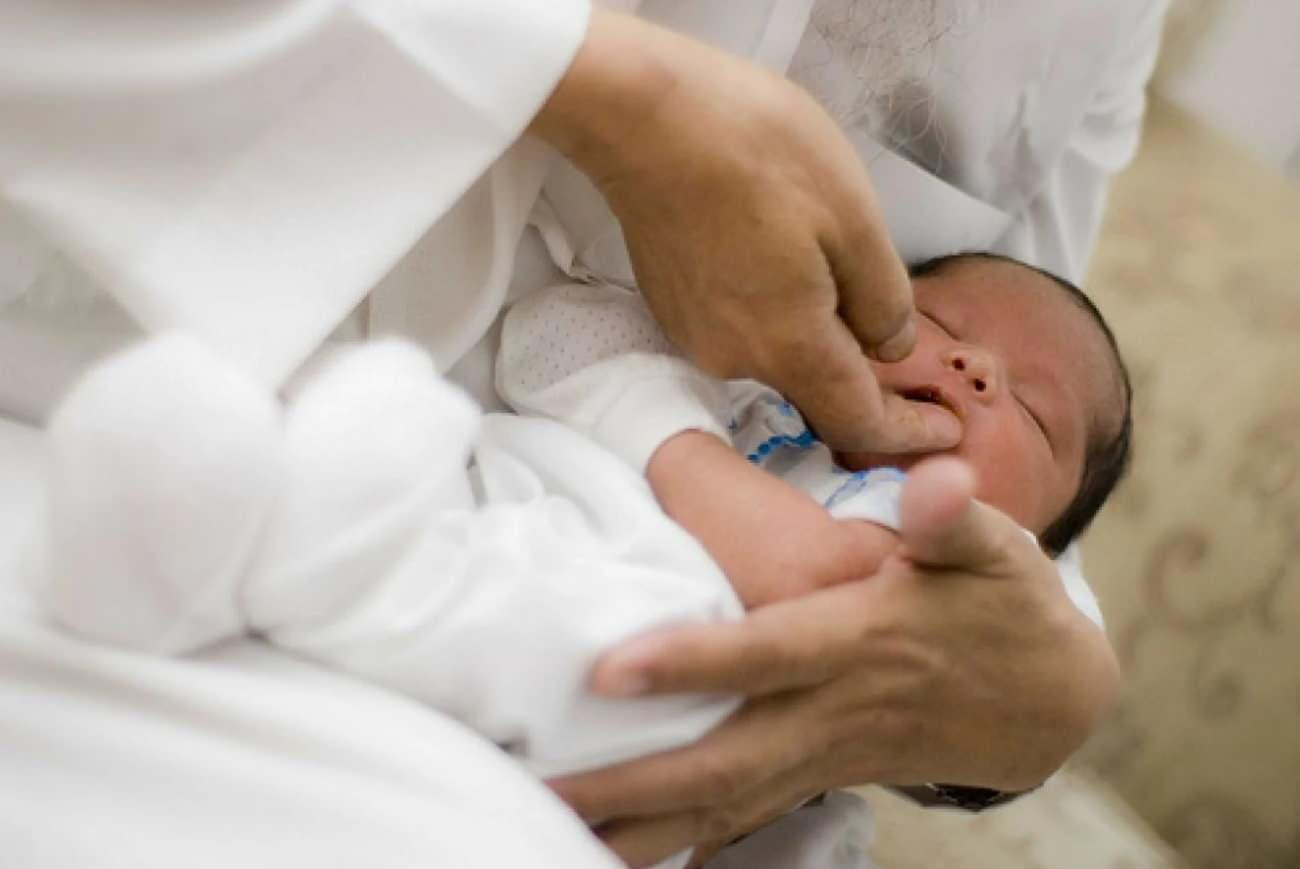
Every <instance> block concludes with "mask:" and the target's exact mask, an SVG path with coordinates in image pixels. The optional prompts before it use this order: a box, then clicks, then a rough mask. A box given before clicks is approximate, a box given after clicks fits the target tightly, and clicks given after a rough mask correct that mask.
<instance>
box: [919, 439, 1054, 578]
mask: <svg viewBox="0 0 1300 869" xmlns="http://www.w3.org/2000/svg"><path fill="white" fill-rule="evenodd" d="M899 512H900V528H899V534H900V536H901V537H902V542H903V548H904V552H905V553H906V555H907V557H908V558H909V559H911V560H912V561H914V562H916V563H918V564H923V565H925V566H927V567H931V568H946V569H951V570H962V571H966V572H969V573H978V574H981V575H986V576H995V575H998V574H1000V573H1001V572H1002V570H1001V568H1003V567H1004V566H1005V565H1006V564H1008V563H1009V561H1010V560H1011V553H1014V552H1016V551H1018V549H1019V548H1021V547H1025V546H1033V547H1034V548H1035V549H1037V547H1036V546H1034V544H1033V541H1032V540H1030V538H1029V536H1028V535H1026V534H1025V532H1024V531H1023V530H1022V529H1021V528H1020V526H1019V525H1017V524H1016V523H1015V522H1014V521H1013V520H1012V519H1011V518H1009V517H1008V516H1006V515H1004V514H1003V513H1001V512H1000V511H998V510H995V509H994V508H992V507H990V506H988V505H987V504H984V503H982V502H980V501H977V500H975V474H974V472H973V471H972V470H971V468H970V466H969V465H967V464H966V463H965V462H963V461H961V460H960V459H955V458H950V457H941V458H935V459H930V460H928V461H925V462H922V463H920V464H918V465H916V466H915V467H913V468H912V469H911V470H910V471H909V472H908V475H907V482H906V483H904V485H903V494H902V502H901V504H900V505H899Z"/></svg>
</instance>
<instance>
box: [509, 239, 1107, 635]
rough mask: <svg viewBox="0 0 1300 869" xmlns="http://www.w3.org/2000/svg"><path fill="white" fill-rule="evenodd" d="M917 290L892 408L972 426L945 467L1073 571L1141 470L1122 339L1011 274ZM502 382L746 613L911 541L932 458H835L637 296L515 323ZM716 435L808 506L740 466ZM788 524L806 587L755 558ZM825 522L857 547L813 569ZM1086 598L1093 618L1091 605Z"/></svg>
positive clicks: (563, 292)
mask: <svg viewBox="0 0 1300 869" xmlns="http://www.w3.org/2000/svg"><path fill="white" fill-rule="evenodd" d="M913 278H914V291H915V300H916V306H917V310H918V311H919V318H918V324H917V343H916V349H915V350H914V351H913V353H912V354H911V355H910V356H908V357H907V358H906V359H904V360H903V361H901V362H896V363H872V365H873V368H874V370H875V373H876V377H877V379H878V381H879V383H880V385H881V389H882V391H883V392H884V393H885V395H886V396H887V400H891V399H892V400H900V399H901V400H905V401H909V402H914V403H916V404H917V405H919V407H918V411H919V412H922V413H944V414H951V415H952V416H954V417H956V419H957V420H958V421H959V422H960V423H961V428H962V436H961V440H960V441H959V442H958V444H957V445H956V446H955V447H953V448H952V449H951V450H949V451H947V454H949V455H954V456H957V457H959V458H961V459H963V460H964V461H965V462H966V463H967V464H968V465H969V466H970V468H971V469H972V470H973V472H974V475H975V478H976V489H975V491H976V495H977V497H979V498H980V499H981V500H983V501H985V502H986V503H989V504H991V505H993V506H995V507H997V508H999V509H1001V510H1002V511H1004V512H1005V513H1007V514H1008V515H1010V516H1011V517H1012V518H1013V519H1015V520H1016V521H1018V522H1019V523H1020V524H1021V525H1022V526H1024V527H1025V528H1026V529H1027V530H1028V531H1029V532H1031V533H1033V534H1035V535H1036V536H1037V537H1038V540H1039V542H1040V544H1041V545H1042V546H1043V548H1044V550H1046V551H1047V552H1048V553H1049V554H1051V555H1058V554H1060V553H1061V552H1062V551H1063V550H1064V549H1065V547H1066V546H1067V545H1068V544H1069V543H1070V542H1071V541H1072V540H1074V539H1075V538H1076V537H1077V536H1078V535H1079V534H1080V533H1082V532H1083V530H1084V529H1085V528H1086V527H1087V526H1088V524H1089V523H1090V522H1091V520H1092V518H1093V517H1094V516H1095V515H1096V514H1097V511H1098V510H1099V509H1100V508H1101V506H1102V504H1103V503H1104V502H1105V500H1106V498H1107V497H1108V496H1109V494H1110V492H1111V491H1112V490H1113V488H1114V487H1115V484H1116V483H1117V482H1118V481H1119V479H1120V477H1121V476H1122V474H1123V471H1124V469H1125V466H1126V464H1127V461H1128V455H1129V443H1130V434H1131V428H1132V423H1131V416H1130V393H1131V390H1130V386H1129V380H1128V375H1127V372H1126V371H1125V368H1124V365H1123V362H1122V360H1121V358H1120V355H1119V351H1118V347H1117V345H1116V342H1115V339H1114V336H1113V335H1112V334H1111V331H1110V329H1109V328H1108V327H1107V325H1106V323H1105V321H1104V320H1103V319H1102V317H1101V315H1100V313H1099V312H1098V311H1097V309H1096V308H1095V307H1094V306H1093V305H1092V303H1091V302H1090V301H1088V299H1087V297H1086V296H1085V295H1084V294H1083V293H1082V292H1081V291H1080V290H1078V289H1077V288H1076V287H1074V286H1072V285H1070V284H1068V283H1066V282H1064V281H1061V280H1059V279H1057V278H1055V277H1053V276H1051V275H1049V274H1047V273H1045V272H1041V271H1039V270H1037V269H1034V268H1032V267H1030V266H1027V265H1024V264H1022V263H1019V262H1016V261H1014V260H1009V259H1006V258H1003V257H998V256H994V255H989V254H965V255H958V256H952V257H945V258H942V259H938V260H932V261H930V262H927V263H925V264H923V265H921V266H919V267H917V268H915V269H913ZM497 384H498V390H499V391H500V392H501V394H502V396H503V397H504V398H505V399H506V400H507V401H509V402H510V403H511V404H512V405H513V406H514V407H515V408H516V410H518V411H520V412H521V413H532V414H539V415H544V416H549V417H551V418H554V419H557V420H559V421H561V422H564V423H566V424H567V425H570V426H572V427H574V428H577V429H579V430H581V431H583V432H585V433H587V434H588V435H590V436H592V437H594V438H595V439H596V440H597V441H599V442H600V443H602V444H604V445H605V446H606V447H608V448H610V449H611V450H613V451H614V452H616V453H618V454H620V455H622V456H623V457H624V458H625V459H626V460H627V461H628V462H630V463H631V464H632V465H633V466H634V467H635V468H637V469H638V470H641V471H643V472H644V473H646V475H647V478H648V479H649V481H650V483H651V486H652V488H653V489H654V490H655V493H656V496H657V497H658V498H659V500H660V502H661V504H662V505H663V506H664V507H665V509H666V510H667V511H668V513H669V514H670V515H672V516H673V517H674V518H675V519H676V520H677V521H678V522H680V523H681V524H682V525H683V526H684V527H686V528H687V530H689V531H690V532H691V533H692V534H694V535H695V536H696V537H697V538H698V539H699V540H700V541H701V542H702V543H703V544H704V546H705V548H706V549H707V550H708V551H709V553H710V554H711V555H712V556H713V557H714V558H715V560H717V561H718V563H719V565H720V566H721V567H722V568H723V570H724V572H726V574H727V575H728V577H729V578H730V579H731V581H732V582H733V584H735V585H736V588H737V591H738V593H739V594H740V596H741V598H742V599H743V600H744V602H745V603H746V605H747V606H754V605H758V604H761V603H765V602H769V601H771V600H775V599H779V598H782V597H787V596H790V595H792V594H797V593H800V592H803V591H807V590H808V587H809V582H811V583H812V584H813V585H814V586H815V585H821V584H827V583H832V582H838V581H846V580H848V579H852V578H860V577H862V576H865V575H868V574H869V573H871V572H874V571H873V570H872V568H873V567H874V565H875V564H878V563H879V560H880V558H882V557H883V556H884V555H885V554H886V553H887V552H889V551H891V550H892V548H893V545H894V542H895V541H894V537H893V534H892V533H889V532H888V531H886V530H885V529H889V528H896V527H897V522H898V520H897V494H898V491H899V488H900V484H901V480H902V473H901V472H906V470H907V469H909V468H911V467H912V466H913V465H915V464H916V463H917V462H919V461H921V460H922V459H924V458H927V457H928V455H930V454H903V455H882V454H873V453H838V454H836V453H832V452H831V451H830V450H829V449H828V448H827V447H826V446H825V445H824V444H822V443H821V442H820V441H819V440H818V438H817V436H816V433H815V432H812V431H811V430H810V429H809V428H808V427H807V426H806V424H805V423H804V422H803V420H802V419H801V418H800V416H799V414H798V413H797V411H796V410H795V409H794V408H793V407H791V406H790V405H789V404H788V403H786V402H785V401H784V400H782V399H781V397H780V396H778V395H777V394H776V393H774V392H773V391H772V390H770V389H767V388H766V387H763V386H761V385H758V384H755V383H753V382H732V383H724V382H722V381H718V380H716V379H714V378H711V377H709V376H707V375H705V374H703V373H701V372H699V371H698V370H696V369H695V368H693V367H692V366H691V365H689V364H688V363H686V362H685V361H684V360H682V359H680V358H679V357H677V356H676V355H675V353H674V351H673V349H672V347H671V345H670V344H669V343H668V341H667V339H666V338H664V337H663V335H662V334H661V333H660V332H659V330H658V329H657V327H656V326H655V325H654V321H653V319H652V318H651V317H650V314H649V312H648V310H647V309H646V308H645V307H644V304H643V303H642V302H641V300H640V297H639V296H638V295H636V294H635V293H632V292H630V291H628V290H625V289H622V288H619V287H615V286H611V285H585V284H570V285H562V286H558V287H553V288H550V289H548V290H545V291H543V292H541V293H537V294H534V295H532V296H529V297H527V298H526V299H525V300H524V301H523V302H521V303H520V304H519V305H517V306H516V307H515V308H514V309H513V310H512V311H511V313H510V314H509V316H508V317H507V319H506V324H505V329H504V332H503V337H502V349H501V354H500V358H499V361H498V369H497ZM688 432H695V434H693V435H692V434H686V433H688ZM701 432H703V433H707V434H708V435H711V436H715V437H716V438H719V439H721V441H725V442H726V443H728V444H730V445H731V446H732V447H733V448H734V449H735V450H736V451H737V452H738V455H743V457H744V458H745V459H748V461H749V462H750V463H752V464H753V465H755V466H758V467H761V468H763V469H765V470H767V471H771V472H772V473H773V474H775V475H776V476H778V477H780V478H781V479H782V480H783V481H784V482H785V483H788V484H790V486H793V489H791V488H790V486H784V485H778V483H779V482H780V481H777V480H774V479H772V478H771V476H770V475H763V474H756V473H752V472H747V470H746V469H743V468H739V467H736V466H735V461H733V462H732V463H731V464H728V463H727V462H725V461H724V460H722V459H721V458H720V457H719V456H718V454H717V452H718V451H716V450H714V449H713V448H712V447H710V446H708V445H705V444H704V443H703V441H702V440H701V439H702V438H703V437H704V435H702V434H699V433H701ZM690 441H694V443H693V444H691V443H690ZM721 441H719V443H721ZM705 454H707V455H708V456H709V458H708V459H705V458H704V455H705ZM795 490H797V491H795ZM809 496H811V499H812V500H810V499H809ZM774 515H775V516H779V517H781V518H780V525H781V527H782V529H783V530H784V532H785V533H786V534H787V535H788V536H789V537H790V538H791V540H792V552H791V556H790V558H791V562H792V563H793V562H796V561H797V562H798V563H799V564H800V567H801V569H800V570H798V571H795V570H791V569H789V567H790V565H789V564H784V563H780V562H772V561H771V560H766V561H764V562H763V563H758V562H756V561H755V560H754V559H752V558H749V557H748V554H749V547H747V546H746V545H745V541H746V540H747V539H752V537H751V535H753V534H757V533H762V534H769V535H770V533H771V529H772V517H773V516H774ZM846 519H865V520H869V521H870V522H871V523H874V524H871V525H864V524H863V523H860V522H853V523H846V522H841V521H839V520H846ZM826 523H836V525H837V526H838V527H839V529H840V534H839V537H840V539H843V540H844V544H843V547H842V548H835V547H830V548H825V549H819V551H817V552H806V551H799V548H798V546H797V540H798V538H799V537H800V536H802V535H801V534H800V533H798V532H799V531H800V530H801V529H802V530H807V531H811V530H813V526H815V525H825V524H826ZM809 560H812V561H814V562H816V563H815V564H814V565H813V566H812V569H811V570H810V569H809V564H808V561H809ZM793 577H802V579H801V580H799V585H798V587H792V586H791V585H790V583H791V582H792V578H793ZM810 577H811V579H810ZM1074 591H1075V592H1076V595H1075V596H1076V600H1077V601H1078V602H1079V603H1081V605H1083V606H1084V608H1085V609H1087V610H1089V611H1090V614H1092V615H1094V616H1095V615H1096V613H1095V605H1093V604H1092V602H1091V601H1090V600H1088V599H1086V590H1084V591H1083V592H1080V591H1079V590H1077V589H1076V590H1074ZM1080 594H1082V595H1084V599H1080Z"/></svg>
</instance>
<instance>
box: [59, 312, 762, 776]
mask: <svg viewBox="0 0 1300 869" xmlns="http://www.w3.org/2000/svg"><path fill="white" fill-rule="evenodd" d="M49 439H50V443H51V459H52V461H51V473H50V480H51V487H50V496H49V509H48V521H47V525H46V528H45V533H44V534H43V535H42V536H41V537H40V538H39V539H40V540H41V541H42V542H43V543H44V546H43V547H41V548H40V549H39V551H40V552H41V554H42V555H43V559H42V560H41V561H40V562H36V563H34V567H35V568H36V569H35V573H34V577H33V578H34V579H36V580H37V582H38V584H37V592H38V595H37V596H38V598H39V599H40V600H42V601H43V602H44V603H45V605H46V607H47V609H48V611H49V612H50V614H51V615H52V617H53V618H54V620H55V621H56V622H57V623H58V624H60V625H62V626H63V627H65V628H67V629H69V630H71V631H72V632H74V633H76V634H77V635H79V636H82V637H85V638H88V639H92V640H97V641H100V642H105V643H109V644H112V645H116V646H124V647H127V648H131V649H137V650H140V651H143V652H152V653H155V654H189V653H193V652H196V651H199V650H202V649H205V648H210V647H211V646H212V645H213V644H217V643H221V642H224V641H228V640H232V639H237V638H239V637H241V636H244V635H245V634H248V633H256V634H259V635H261V636H264V637H266V638H267V639H268V640H269V641H271V642H272V643H274V644H275V645H277V646H279V647H281V648H283V649H286V650H289V651H292V652H294V653H297V654H300V655H303V656H305V657H307V658H310V659H311V660H314V661H317V662H320V663H323V664H326V665H328V666H330V667H333V668H335V669H339V670H343V671H345V672H350V673H353V674H356V675H358V676H361V677H362V678H365V679H366V680H368V681H371V682H374V683H377V684H380V685H384V686H386V687H389V688H392V689H394V690H397V691H400V692H402V693H404V694H407V695H409V696H412V697H414V698H416V699H417V700H420V701H421V702H424V703H426V704H428V705H430V706H432V707H434V708H436V709H438V710H440V711H442V712H444V713H446V714H448V715H451V716H452V717H454V718H456V719H458V720H460V721H462V722H464V723H465V724H467V725H469V726H470V727H472V728H473V729H474V730H476V731H477V732H478V733H479V734H480V735H482V736H485V737H487V738H488V739H491V740H492V741H494V742H497V743H498V744H501V745H504V746H507V747H509V748H510V749H511V750H512V751H514V752H515V753H517V754H518V755H519V756H520V757H521V758H522V759H524V760H526V761H527V762H528V763H529V765H530V767H531V768H533V769H534V770H535V771H537V772H539V773H542V774H547V775H551V774H557V773H561V772H571V771H574V770H576V769H580V768H588V767H596V766H603V765H606V764H609V763H614V762H618V761H621V760H625V759H627V758H629V757H632V756H636V755H640V754H645V753H649V752H652V751H657V750H662V749H666V748H669V747H674V746H677V745H681V744H684V743H686V742H689V741H692V740H694V739H697V738H698V737H699V736H701V735H702V734H703V733H704V732H705V731H707V730H708V729H709V728H710V727H712V726H713V725H715V724H717V723H718V722H719V721H720V720H721V719H722V718H724V717H725V716H726V715H727V714H729V713H730V712H731V711H732V710H733V709H734V708H735V705H736V702H737V701H735V700H733V699H729V698H721V697H671V698H648V699H639V700H635V701H613V700H608V699H605V698H601V697H596V696H594V695H592V694H591V693H590V692H589V691H587V688H586V678H587V674H588V672H589V671H590V669H591V667H592V666H593V665H594V663H595V661H596V659H597V657H598V656H599V655H600V654H601V653H603V652H605V651H608V650H609V649H610V648H612V647H613V646H615V645H617V644H618V643H619V642H621V641H624V640H627V639H630V638H631V637H632V636H634V635H635V634H637V633H640V632H642V631H647V630H650V629H653V628H657V627H663V626H666V625H669V624H675V623H681V622H686V621H702V620H716V619H725V618H733V619H734V618H739V617H741V615H742V614H743V611H742V608H741V605H740V603H739V601H738V600H737V599H736V597H735V595H734V593H733V592H732V590H731V588H730V586H729V585H728V584H727V581H726V579H725V577H724V576H723V575H722V573H721V572H720V570H719V569H718V567H717V566H716V565H715V564H714V563H713V561H712V560H711V559H710V558H709V556H708V554H707V553H706V552H705V551H704V550H703V549H702V548H701V547H700V545H699V544H698V543H697V542H696V541H695V540H694V539H692V538H691V537H690V535H688V534H687V533H686V532H685V531H683V530H682V529H680V528H678V527H677V526H676V525H675V524H674V523H673V522H672V521H671V520H670V519H668V517H666V516H665V515H664V514H663V513H662V511H661V510H659V508H658V506H657V505H656V504H655V501H654V498H653V496H652V495H651V493H650V491H649V488H648V486H647V485H646V483H645V481H644V480H642V479H641V478H640V477H639V476H638V475H636V474H635V473H633V472H632V470H631V469H629V468H627V467H625V466H623V464H622V463H621V462H620V461H619V460H618V459H617V458H615V457H614V456H612V455H609V454H608V453H607V452H605V451H604V450H601V449H599V448H597V447H595V446H594V445H592V444H591V443H590V442H589V441H587V440H586V439H584V438H582V437H580V436H579V435H577V434H575V433H573V432H571V431H568V430H567V429H565V428H564V427H562V426H560V425H558V424H555V423H551V422H548V421H544V420H531V419H520V418H517V417H505V418H501V419H496V420H495V421H494V422H490V423H489V424H487V426H486V430H484V428H483V422H482V420H481V418H480V415H479V413H478V410H477V408H475V407H474V406H473V404H472V402H470V401H469V400H468V399H467V398H466V397H465V396H464V395H463V394H461V393H460V392H459V390H457V389H455V388H454V387H452V386H451V385H450V384H448V383H447V382H446V381H445V380H443V379H442V378H440V377H439V376H438V375H437V374H436V372H435V371H434V369H433V366H432V363H431V362H430V360H429V358H428V357H427V356H426V355H425V354H423V353H421V352H419V351H418V350H416V349H415V348H413V347H412V346H410V345H407V344H403V343H400V342H395V341H390V342H378V343H372V344H364V345H358V346H356V347H354V348H352V349H350V350H348V351H344V352H341V353H340V354H339V355H338V356H337V357H335V358H334V359H333V360H330V361H329V362H327V363H326V364H325V365H324V366H323V367H322V368H321V370H319V371H318V372H316V373H315V374H314V376H313V377H311V378H310V379H309V380H308V381H307V382H306V383H305V384H304V385H303V386H302V387H301V389H300V391H299V392H298V393H297V394H295V395H294V396H293V397H292V399H291V401H290V403H289V405H288V408H287V409H286V410H285V411H283V412H281V411H280V409H279V407H278V405H277V403H276V402H275V400H274V399H273V397H272V395H271V393H270V391H269V390H267V389H266V388H265V387H262V386H260V385H259V384H257V383H256V382H255V381H253V380H252V379H250V378H248V377H247V376H245V375H243V374H242V373H241V371H240V370H239V369H238V368H237V367H236V366H233V365H231V364H230V363H228V362H225V361H224V360H223V359H221V358H220V357H219V356H218V355H216V354H214V353H212V352H211V351H208V350H207V349H205V348H204V347H203V346H202V345H201V344H199V343H198V342H196V341H194V340H193V339H190V338H188V337H186V336H177V335H164V336H159V337H156V338H154V339H151V340H149V341H147V342H144V343H142V344H141V345H139V346H137V347H135V348H133V349H131V350H129V351H127V352H126V353H124V354H121V355H119V356H117V357H114V358H112V359H110V360H108V361H107V362H105V363H103V364H101V365H100V366H98V367H97V368H96V369H94V370H93V371H92V372H91V373H90V374H89V375H88V376H87V377H86V378H84V379H83V380H82V382H81V383H79V384H78V386H77V387H76V388H75V389H74V391H73V392H72V394H71V395H70V396H69V397H68V399H67V400H66V401H65V402H64V404H63V405H62V406H61V407H60V409H59V411H58V412H57V414H56V415H55V417H54V419H53V420H52V421H51V424H50V432H49ZM471 449H474V450H475V451H476V453H477V466H478V467H477V478H476V481H477V490H478V491H477V495H476V494H475V491H474V489H473V487H472V485H471V479H470V477H469V475H468V474H467V471H466V460H467V458H468V456H469V454H470V451H471Z"/></svg>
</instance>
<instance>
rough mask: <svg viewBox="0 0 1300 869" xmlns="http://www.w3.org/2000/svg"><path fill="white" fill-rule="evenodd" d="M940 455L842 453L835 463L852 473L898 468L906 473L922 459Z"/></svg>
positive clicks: (836, 457) (938, 453) (836, 455)
mask: <svg viewBox="0 0 1300 869" xmlns="http://www.w3.org/2000/svg"><path fill="white" fill-rule="evenodd" d="M940 454H941V453H940V452H939V451H936V452H932V453H851V452H842V453H836V454H835V463H836V464H837V465H839V466H840V467H841V468H847V469H848V470H850V471H870V470H872V469H873V468H898V469H899V470H900V471H906V470H910V469H911V467H912V466H913V465H915V464H916V463H917V462H919V461H921V460H922V459H926V458H929V457H930V456H937V455H940Z"/></svg>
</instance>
